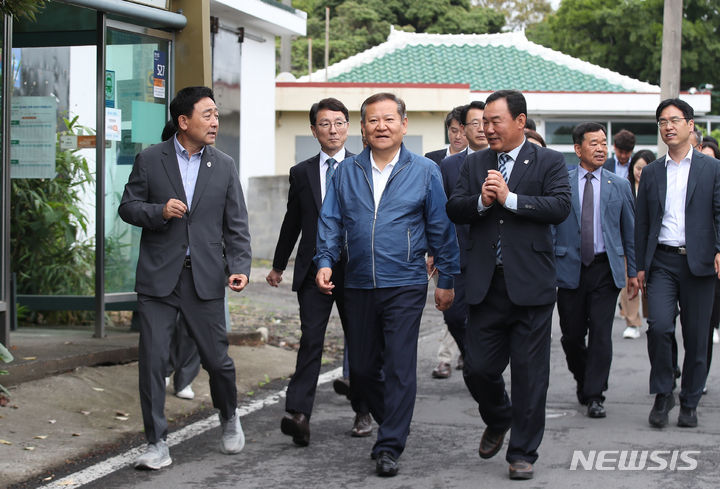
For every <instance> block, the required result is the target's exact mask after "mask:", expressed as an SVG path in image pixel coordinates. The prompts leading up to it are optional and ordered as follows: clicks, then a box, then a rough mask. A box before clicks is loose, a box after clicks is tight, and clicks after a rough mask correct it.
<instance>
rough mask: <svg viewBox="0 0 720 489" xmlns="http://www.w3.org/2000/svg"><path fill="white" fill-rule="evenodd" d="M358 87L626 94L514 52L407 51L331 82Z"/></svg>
mask: <svg viewBox="0 0 720 489" xmlns="http://www.w3.org/2000/svg"><path fill="white" fill-rule="evenodd" d="M330 81H334V82H356V83H468V84H469V85H470V90H477V91H493V90H499V89H501V88H512V89H517V90H523V91H548V92H629V91H631V90H628V89H626V88H624V87H622V86H620V85H617V84H613V83H610V82H608V81H607V80H603V79H602V78H598V77H596V76H593V75H589V74H586V73H582V72H580V71H578V70H574V69H571V68H568V67H567V66H563V65H561V64H558V63H555V62H552V61H547V60H545V59H543V58H542V57H540V56H538V55H534V54H530V53H528V52H526V51H522V50H519V49H517V48H515V47H507V46H491V45H485V46H481V45H467V44H466V45H462V46H460V45H411V46H406V47H404V48H400V49H396V50H395V51H393V52H391V53H389V54H386V55H385V56H382V57H379V58H377V59H374V60H372V61H370V62H368V63H365V64H362V65H360V66H356V67H354V68H352V69H350V70H349V71H347V72H345V73H342V74H340V75H338V76H335V77H332V78H331V79H330Z"/></svg>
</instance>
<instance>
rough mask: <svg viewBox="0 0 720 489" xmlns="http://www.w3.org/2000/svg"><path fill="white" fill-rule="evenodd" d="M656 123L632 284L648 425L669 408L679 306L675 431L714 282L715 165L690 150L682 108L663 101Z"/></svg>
mask: <svg viewBox="0 0 720 489" xmlns="http://www.w3.org/2000/svg"><path fill="white" fill-rule="evenodd" d="M656 120H657V124H658V127H659V128H660V136H661V137H662V139H663V141H664V142H665V144H666V145H667V147H668V154H667V156H665V157H661V158H659V159H657V160H656V161H654V162H653V163H651V164H650V165H648V166H646V167H645V169H644V170H643V177H642V179H641V180H640V188H639V189H638V199H637V213H636V223H635V244H636V257H637V266H638V282H639V283H640V287H641V288H642V291H643V294H644V295H645V294H646V292H647V294H646V297H647V298H648V308H649V313H650V314H649V317H648V332H647V335H648V353H649V356H650V393H651V394H655V395H656V396H655V404H654V405H653V408H652V410H651V411H650V416H649V418H648V421H649V423H650V425H652V426H654V427H657V428H662V427H664V426H666V425H667V424H668V413H669V411H670V410H671V409H672V408H673V406H675V398H674V395H673V393H672V390H673V380H674V372H673V363H672V339H673V337H674V335H675V315H676V312H675V311H676V308H677V304H678V303H679V305H680V323H681V324H682V336H683V345H684V347H685V359H684V362H683V367H682V384H681V389H680V414H679V416H678V426H681V427H695V426H697V412H696V408H697V404H698V401H699V399H700V396H701V395H702V389H703V386H704V385H705V377H706V375H707V367H706V363H707V358H706V355H707V343H708V337H709V327H710V314H711V309H712V304H713V291H714V283H715V279H714V277H715V276H720V275H719V272H720V165H718V164H717V162H716V161H714V160H713V159H712V158H710V157H708V156H705V155H703V154H702V153H700V152H698V151H696V150H694V149H693V148H692V146H691V145H690V141H689V138H690V133H691V132H692V130H693V128H694V121H693V109H692V107H691V106H690V105H689V104H688V103H687V102H684V101H682V100H680V99H667V100H663V101H662V102H661V103H660V105H659V106H658V108H657V111H656ZM690 216H692V217H691V218H690Z"/></svg>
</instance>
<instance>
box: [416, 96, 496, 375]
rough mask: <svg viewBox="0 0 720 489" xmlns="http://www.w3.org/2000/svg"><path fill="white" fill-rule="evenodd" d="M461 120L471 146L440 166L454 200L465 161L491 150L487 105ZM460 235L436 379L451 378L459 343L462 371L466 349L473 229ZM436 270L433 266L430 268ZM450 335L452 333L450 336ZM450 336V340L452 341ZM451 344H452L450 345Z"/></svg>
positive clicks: (468, 109)
mask: <svg viewBox="0 0 720 489" xmlns="http://www.w3.org/2000/svg"><path fill="white" fill-rule="evenodd" d="M460 109H461V110H460V118H461V120H462V127H463V130H464V131H465V135H466V138H467V141H468V147H467V148H465V150H464V151H461V152H459V153H455V154H454V155H451V156H448V157H447V158H445V159H444V160H443V161H442V162H441V163H440V172H441V173H442V178H443V188H444V189H445V193H446V194H447V196H448V199H449V198H450V195H451V194H452V191H453V189H454V188H455V184H456V183H457V179H458V176H459V175H460V168H461V167H462V164H463V163H464V162H465V158H466V157H467V155H469V154H472V153H474V152H476V151H480V150H482V149H485V148H487V147H488V142H487V138H486V137H485V131H484V129H483V125H482V116H483V111H484V110H485V102H481V101H479V100H475V101H473V102H471V103H469V104H468V105H465V106H463V107H461V108H460ZM455 232H456V233H457V239H458V246H459V247H460V274H458V275H456V276H455V300H454V301H453V304H452V306H450V309H448V310H447V311H443V319H444V320H445V324H446V325H447V333H446V334H445V336H444V337H443V339H442V342H441V344H440V348H439V349H438V360H439V363H438V366H437V367H435V369H434V370H433V371H432V376H433V377H434V378H447V377H450V372H451V371H452V370H451V367H450V359H451V356H452V352H451V344H452V342H453V340H454V342H455V343H456V344H457V347H458V349H459V350H460V357H459V359H458V367H457V368H458V369H459V370H462V369H463V367H464V365H463V360H462V359H463V356H462V355H463V350H464V349H465V346H464V345H465V325H466V324H467V303H466V302H465V279H464V277H463V271H464V270H465V266H466V265H467V250H466V248H467V245H468V243H469V242H470V241H469V234H468V233H469V226H468V225H467V224H460V225H457V226H455ZM430 268H432V267H430ZM448 333H449V334H448ZM448 336H450V338H448ZM448 343H450V345H448Z"/></svg>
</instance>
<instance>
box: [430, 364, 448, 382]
mask: <svg viewBox="0 0 720 489" xmlns="http://www.w3.org/2000/svg"><path fill="white" fill-rule="evenodd" d="M451 373H452V369H451V368H450V364H449V363H445V362H440V365H438V366H437V367H435V370H433V371H432V376H433V378H434V379H447V378H448V377H450V374H451Z"/></svg>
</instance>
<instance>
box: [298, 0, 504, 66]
mask: <svg viewBox="0 0 720 489" xmlns="http://www.w3.org/2000/svg"><path fill="white" fill-rule="evenodd" d="M326 6H327V7H330V42H329V46H330V56H329V57H330V63H335V62H337V61H340V60H342V59H345V58H347V57H349V56H352V55H354V54H357V53H359V52H361V51H364V50H366V49H369V48H371V47H373V46H377V45H378V44H381V43H383V42H385V40H386V39H387V36H388V34H389V33H390V26H391V25H394V26H395V28H396V29H400V30H405V31H410V32H428V33H434V34H459V33H466V34H473V33H478V34H482V33H488V32H491V33H492V32H500V30H501V29H502V28H503V26H504V25H505V18H504V16H503V14H502V13H500V12H498V11H496V10H493V9H490V8H485V7H481V6H473V5H471V4H470V1H469V0H427V1H424V2H418V1H416V0H326V1H320V0H296V1H294V2H293V7H295V8H297V9H300V10H304V11H306V12H307V13H308V20H307V37H302V38H297V39H295V40H294V41H293V44H292V71H293V74H295V75H296V76H300V75H305V74H307V69H308V67H307V64H308V62H307V52H308V38H312V39H313V52H312V65H313V70H317V69H320V68H322V67H323V66H324V65H325V7H326Z"/></svg>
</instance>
